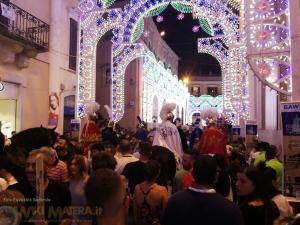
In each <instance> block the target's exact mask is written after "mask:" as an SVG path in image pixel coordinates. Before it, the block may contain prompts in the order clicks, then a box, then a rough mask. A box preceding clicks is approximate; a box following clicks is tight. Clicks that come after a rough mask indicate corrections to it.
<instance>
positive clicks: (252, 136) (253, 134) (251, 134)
mask: <svg viewBox="0 0 300 225" xmlns="http://www.w3.org/2000/svg"><path fill="white" fill-rule="evenodd" d="M255 140H257V124H256V122H255V121H248V122H247V124H246V143H253V142H254V141H255Z"/></svg>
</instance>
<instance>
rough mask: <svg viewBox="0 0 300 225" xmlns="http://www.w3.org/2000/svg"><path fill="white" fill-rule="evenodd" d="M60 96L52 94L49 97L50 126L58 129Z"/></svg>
mask: <svg viewBox="0 0 300 225" xmlns="http://www.w3.org/2000/svg"><path fill="white" fill-rule="evenodd" d="M58 96H59V95H58V94H57V93H56V92H52V93H51V94H50V95H49V113H48V126H49V127H56V126H57V124H58V117H59V97H58Z"/></svg>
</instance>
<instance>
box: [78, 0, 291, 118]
mask: <svg viewBox="0 0 300 225" xmlns="http://www.w3.org/2000/svg"><path fill="white" fill-rule="evenodd" d="M113 2H114V0H81V1H80V4H79V9H80V10H81V15H80V21H79V25H80V30H82V33H81V34H80V37H79V41H80V45H79V48H78V49H79V57H78V59H79V61H78V70H77V71H78V100H77V116H79V117H84V116H85V104H86V103H87V102H89V101H95V60H96V57H95V53H96V46H97V43H98V41H99V39H100V38H101V37H102V36H103V35H104V34H105V33H106V32H107V31H108V30H111V29H113V34H114V37H113V38H112V41H113V45H112V49H113V50H112V57H113V61H112V73H111V74H112V79H114V80H115V81H116V82H115V83H113V84H112V90H113V88H117V89H118V90H119V91H120V92H119V93H116V94H115V95H113V93H112V95H111V97H112V99H111V101H112V102H111V103H112V106H113V105H114V106H115V107H112V111H113V115H114V120H115V121H119V120H120V119H121V118H122V116H123V114H124V96H123V92H122V88H121V87H120V84H121V85H122V80H123V79H124V73H125V72H124V70H125V69H126V67H125V66H124V65H128V63H127V62H126V60H124V59H122V57H125V55H126V52H128V51H129V50H130V49H134V48H135V46H136V45H134V44H135V42H136V41H137V40H138V35H139V34H140V33H141V31H142V29H143V26H142V25H143V24H142V22H143V21H141V18H143V17H147V16H154V15H155V13H158V12H160V11H163V10H164V7H165V5H166V4H169V3H171V4H172V5H173V6H174V5H175V4H177V5H176V7H182V8H181V9H182V10H183V11H184V12H185V13H192V14H193V17H194V18H198V19H200V18H203V17H205V18H207V19H208V20H209V21H210V22H212V21H213V22H214V24H212V26H215V28H214V35H218V34H215V33H216V32H215V31H216V29H218V26H220V29H221V30H222V33H223V35H222V36H221V37H219V38H220V39H221V41H222V42H223V43H225V45H226V46H227V47H228V50H229V53H230V58H231V60H230V61H229V62H228V64H227V65H226V71H225V72H223V73H222V76H223V92H224V96H225V98H224V105H225V112H226V113H227V114H228V118H234V119H238V115H236V114H237V113H238V114H240V112H245V113H242V114H244V116H245V117H246V118H247V116H248V115H247V113H246V111H248V107H249V106H248V105H249V104H248V96H249V93H248V92H249V90H248V89H247V85H248V80H247V70H249V66H248V64H247V63H246V62H244V61H243V62H242V63H241V62H240V60H241V59H245V58H247V60H248V61H249V64H250V67H251V69H252V70H253V71H254V73H255V75H257V76H258V77H259V78H260V79H261V80H264V81H265V82H266V83H267V84H270V82H269V81H268V80H267V79H265V78H264V77H262V76H261V75H260V74H258V72H257V71H266V70H264V65H262V63H260V61H259V60H260V59H262V60H264V59H265V58H266V60H264V61H262V62H267V64H268V65H271V64H272V63H274V62H275V63H281V62H282V61H284V62H286V63H282V65H287V66H286V72H285V73H284V74H279V76H282V77H277V78H278V79H277V80H276V82H275V83H273V85H274V86H275V87H277V88H278V90H279V91H280V87H279V86H278V82H281V81H283V82H287V83H288V85H289V87H291V85H290V84H291V68H290V67H289V65H290V54H289V51H290V43H289V41H290V37H289V33H288V32H289V30H288V23H287V22H288V21H287V20H288V18H289V8H288V0H249V1H248V0H247V1H245V4H246V6H243V5H239V4H237V3H236V2H238V1H235V0H218V1H216V0H181V1H170V0H169V1H165V0H132V2H131V3H130V4H128V5H127V6H125V8H124V10H120V9H113V8H110V7H111V6H112V4H113ZM274 2H277V3H278V4H281V6H280V7H279V8H280V10H275V8H274V6H275V5H278V4H277V3H276V4H275V3H274ZM164 4H165V5H164ZM227 4H229V5H232V4H233V5H235V7H238V9H240V10H241V14H242V15H243V14H244V13H246V14H247V13H249V14H250V16H249V14H248V16H247V15H246V20H245V21H242V23H241V24H239V18H238V17H237V16H236V15H234V14H233V13H232V11H231V10H230V9H229V8H228V7H227ZM263 5H267V7H262V6H263ZM245 8H247V10H245ZM270 21H271V22H270ZM244 22H246V23H247V26H246V29H245V26H244ZM270 23H271V24H270ZM274 23H276V24H274ZM257 25H260V26H257ZM253 27H254V28H255V27H262V28H264V27H265V28H268V29H265V30H269V28H272V27H273V28H272V29H273V31H274V30H275V31H276V30H277V31H276V32H277V33H276V34H278V36H280V35H281V34H283V36H280V37H282V38H281V39H280V40H279V41H278V43H275V42H274V40H275V39H274V38H273V37H274V32H275V31H274V32H273V31H271V32H270V34H268V35H260V37H261V38H259V39H256V40H255V38H256V37H258V36H259V35H258V34H259V33H258V32H259V30H255V29H254V28H253ZM247 29H250V30H247ZM240 31H241V32H240ZM244 31H246V32H244ZM253 32H256V34H255V33H253ZM272 32H273V33H272ZM245 33H246V35H245V36H244V34H245ZM284 34H286V38H283V37H284ZM134 35H136V36H134ZM253 40H254V41H253ZM267 41H269V43H268V42H267ZM258 42H260V43H259V45H258V46H255V45H257V43H258ZM263 44H264V46H266V48H264V49H263V51H262V47H264V46H262V45H263ZM130 45H132V46H131V47H130ZM128 49H129V50H128ZM140 49H142V48H140ZM140 51H141V50H139V51H137V52H139V53H137V54H139V55H138V56H136V57H133V58H137V57H142V56H143V55H144V54H145V52H144V53H142V51H141V52H140ZM218 52H220V49H219V50H218ZM257 52H259V53H260V54H259V57H256V56H255V54H256V53H257ZM278 52H281V54H280V53H278ZM124 53H125V54H124ZM246 53H247V57H246V55H245V54H246ZM209 54H211V52H209ZM262 55H263V57H261V56H262ZM270 56H272V57H270ZM273 56H276V57H273ZM125 58H126V57H125ZM131 58H132V57H131ZM271 58H272V60H273V61H272V60H271ZM132 60H133V59H132ZM119 63H121V64H122V63H123V65H119ZM236 70H238V72H237V73H236V72H235V71H236ZM230 74H231V75H230ZM271 75H274V74H271ZM275 75H276V74H275ZM277 75H278V74H277ZM117 81H120V83H117ZM118 85H119V86H118ZM234 85H235V86H240V87H241V88H239V89H235V91H232V89H230V88H232V87H234ZM230 92H231V93H230ZM282 92H283V93H284V91H283V90H282ZM286 92H287V93H290V92H291V89H288V90H287V91H286ZM233 93H235V94H233ZM226 96H228V97H226ZM237 96H238V97H237Z"/></svg>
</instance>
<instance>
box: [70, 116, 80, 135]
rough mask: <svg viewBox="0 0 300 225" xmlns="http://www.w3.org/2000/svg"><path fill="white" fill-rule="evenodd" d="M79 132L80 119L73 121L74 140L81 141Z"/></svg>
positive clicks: (72, 132) (72, 133)
mask: <svg viewBox="0 0 300 225" xmlns="http://www.w3.org/2000/svg"><path fill="white" fill-rule="evenodd" d="M79 131H80V120H79V119H72V120H71V135H72V139H79Z"/></svg>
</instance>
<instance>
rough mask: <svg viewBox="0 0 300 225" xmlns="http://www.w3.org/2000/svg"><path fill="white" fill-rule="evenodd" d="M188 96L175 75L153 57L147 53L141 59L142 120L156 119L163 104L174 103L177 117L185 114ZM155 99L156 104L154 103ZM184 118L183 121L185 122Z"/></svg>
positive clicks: (186, 89)
mask: <svg viewBox="0 0 300 225" xmlns="http://www.w3.org/2000/svg"><path fill="white" fill-rule="evenodd" d="M189 97H190V94H189V92H188V88H187V86H185V85H184V83H183V82H182V81H181V80H178V77H177V75H173V74H172V72H171V71H170V70H169V69H166V68H165V66H164V64H163V63H162V62H158V61H157V60H156V58H155V55H154V54H153V53H152V52H150V51H148V52H147V54H146V56H145V57H144V58H143V92H142V107H141V108H142V112H141V115H142V116H143V120H144V121H146V122H152V121H153V118H157V119H158V122H160V118H159V116H158V113H159V111H158V110H156V109H157V108H158V109H160V108H161V107H162V105H163V103H164V101H165V102H176V105H177V107H178V108H179V111H180V113H179V115H180V117H181V116H182V114H181V113H182V112H187V102H188V101H189ZM155 99H157V104H156V103H155ZM185 116H186V115H184V118H182V119H183V121H185Z"/></svg>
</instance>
